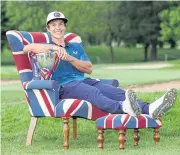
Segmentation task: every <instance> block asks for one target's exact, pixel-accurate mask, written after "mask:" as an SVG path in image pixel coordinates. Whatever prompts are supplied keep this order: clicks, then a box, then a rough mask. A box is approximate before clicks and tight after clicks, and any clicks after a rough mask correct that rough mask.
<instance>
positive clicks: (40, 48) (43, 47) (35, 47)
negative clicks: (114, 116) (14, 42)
mask: <svg viewBox="0 0 180 155" xmlns="http://www.w3.org/2000/svg"><path fill="white" fill-rule="evenodd" d="M53 47H54V45H52V44H35V43H34V44H29V45H26V46H25V47H24V49H23V51H24V53H26V54H27V53H28V52H29V51H33V52H35V53H40V52H47V51H48V50H52V49H53Z"/></svg>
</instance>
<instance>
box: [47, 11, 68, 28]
mask: <svg viewBox="0 0 180 155" xmlns="http://www.w3.org/2000/svg"><path fill="white" fill-rule="evenodd" d="M54 19H62V20H64V23H67V22H68V19H67V18H65V16H64V14H62V13H61V12H58V11H55V12H51V13H49V14H48V16H47V20H46V25H48V23H49V22H50V21H52V20H54Z"/></svg>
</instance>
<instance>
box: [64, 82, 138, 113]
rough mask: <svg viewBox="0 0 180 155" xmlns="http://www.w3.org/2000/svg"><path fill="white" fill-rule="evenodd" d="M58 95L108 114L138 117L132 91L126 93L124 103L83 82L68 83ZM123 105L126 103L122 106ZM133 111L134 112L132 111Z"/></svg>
mask: <svg viewBox="0 0 180 155" xmlns="http://www.w3.org/2000/svg"><path fill="white" fill-rule="evenodd" d="M60 95H61V98H62V99H68V98H75V99H82V100H86V101H89V102H91V103H93V104H94V105H95V106H97V107H98V108H99V109H102V110H103V111H106V112H109V113H124V112H127V113H129V114H131V115H135V116H137V115H139V113H138V112H136V109H137V107H136V96H135V93H134V92H133V91H127V93H126V100H125V101H123V100H122V101H116V100H112V99H110V98H108V97H106V96H104V95H103V94H102V93H101V92H100V91H99V90H98V89H97V88H96V87H94V86H90V85H88V84H85V83H83V82H78V83H77V84H76V81H74V82H70V83H68V84H65V85H64V88H61V90H60ZM123 103H126V104H124V105H127V106H123ZM134 109H135V110H134Z"/></svg>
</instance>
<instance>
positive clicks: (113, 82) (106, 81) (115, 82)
mask: <svg viewBox="0 0 180 155" xmlns="http://www.w3.org/2000/svg"><path fill="white" fill-rule="evenodd" d="M97 80H100V82H102V83H104V84H109V85H111V86H114V87H118V86H119V81H118V80H116V79H97Z"/></svg>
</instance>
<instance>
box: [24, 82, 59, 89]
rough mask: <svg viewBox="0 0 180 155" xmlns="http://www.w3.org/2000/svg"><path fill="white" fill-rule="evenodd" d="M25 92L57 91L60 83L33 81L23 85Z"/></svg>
mask: <svg viewBox="0 0 180 155" xmlns="http://www.w3.org/2000/svg"><path fill="white" fill-rule="evenodd" d="M23 87H24V89H25V90H30V89H51V90H52V89H57V88H59V87H60V84H59V82H57V81H55V80H32V81H27V82H24V83H23Z"/></svg>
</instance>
